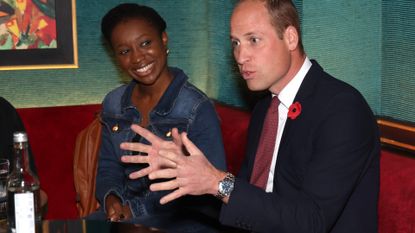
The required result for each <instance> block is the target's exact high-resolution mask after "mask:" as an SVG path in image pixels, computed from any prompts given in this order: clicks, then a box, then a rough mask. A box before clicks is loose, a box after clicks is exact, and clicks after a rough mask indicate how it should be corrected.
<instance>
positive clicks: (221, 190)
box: [216, 173, 235, 199]
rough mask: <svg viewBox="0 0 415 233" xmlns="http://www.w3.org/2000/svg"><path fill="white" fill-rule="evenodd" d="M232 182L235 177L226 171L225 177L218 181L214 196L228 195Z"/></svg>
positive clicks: (220, 197)
mask: <svg viewBox="0 0 415 233" xmlns="http://www.w3.org/2000/svg"><path fill="white" fill-rule="evenodd" d="M234 183H235V177H234V176H233V175H232V174H231V173H228V174H227V175H226V177H225V178H224V179H223V180H221V181H220V182H219V187H218V193H217V194H216V197H217V198H219V199H222V198H224V197H228V196H229V195H230V194H231V192H232V190H233V186H234Z"/></svg>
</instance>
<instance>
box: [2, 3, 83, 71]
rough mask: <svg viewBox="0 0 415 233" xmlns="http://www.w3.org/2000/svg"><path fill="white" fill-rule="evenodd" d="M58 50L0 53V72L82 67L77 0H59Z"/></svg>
mask: <svg viewBox="0 0 415 233" xmlns="http://www.w3.org/2000/svg"><path fill="white" fill-rule="evenodd" d="M55 18H56V42H57V46H56V48H47V49H10V50H0V70H30V69H63V68H78V67H79V66H78V45H77V34H76V3H75V0H55Z"/></svg>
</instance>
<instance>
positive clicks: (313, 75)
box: [274, 60, 323, 181]
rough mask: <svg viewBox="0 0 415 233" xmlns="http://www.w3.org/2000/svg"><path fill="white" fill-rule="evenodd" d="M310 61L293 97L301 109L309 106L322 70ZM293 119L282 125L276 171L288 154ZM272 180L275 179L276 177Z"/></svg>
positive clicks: (288, 119)
mask: <svg viewBox="0 0 415 233" xmlns="http://www.w3.org/2000/svg"><path fill="white" fill-rule="evenodd" d="M311 62H312V63H313V65H312V66H311V68H310V70H309V71H308V72H307V74H306V76H305V77H304V80H303V82H302V83H301V86H300V89H299V90H298V92H297V94H296V96H295V98H294V103H295V102H297V101H298V102H299V103H300V104H301V107H302V109H303V111H304V108H307V107H310V105H309V104H308V103H309V101H310V97H311V96H312V94H313V92H314V91H315V89H316V85H317V81H318V79H319V77H321V75H320V74H319V73H320V72H322V71H323V69H322V68H321V66H320V65H319V64H318V63H317V62H316V61H314V60H311ZM298 117H303V116H301V114H300V116H298ZM296 119H299V118H296ZM295 121H296V120H292V119H290V118H287V121H286V123H285V126H284V132H283V134H282V137H281V141H280V146H279V151H278V159H277V163H276V165H275V166H276V170H275V171H277V169H278V165H279V161H280V160H281V159H284V157H285V156H289V153H288V151H287V150H288V148H289V143H290V135H291V130H292V127H293V125H294V124H295V123H296V122H295ZM274 181H276V179H275V180H274Z"/></svg>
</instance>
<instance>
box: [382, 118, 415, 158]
mask: <svg viewBox="0 0 415 233" xmlns="http://www.w3.org/2000/svg"><path fill="white" fill-rule="evenodd" d="M377 123H378V125H379V130H380V135H381V137H380V141H381V143H382V145H384V146H391V147H394V148H397V149H402V150H405V151H409V152H414V153H415V125H414V124H411V123H406V122H399V121H396V120H392V119H383V118H379V119H378V120H377Z"/></svg>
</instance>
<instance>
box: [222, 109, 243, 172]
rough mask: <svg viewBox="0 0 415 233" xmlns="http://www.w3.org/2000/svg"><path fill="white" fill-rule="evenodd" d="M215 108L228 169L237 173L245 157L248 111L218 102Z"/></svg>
mask: <svg viewBox="0 0 415 233" xmlns="http://www.w3.org/2000/svg"><path fill="white" fill-rule="evenodd" d="M215 108H216V111H217V113H218V115H219V118H220V121H221V122H220V125H221V129H222V136H223V144H224V146H225V153H226V162H227V167H228V171H230V172H231V173H233V174H237V172H238V171H239V168H240V167H241V164H242V161H243V159H244V157H245V148H246V141H247V134H248V124H249V119H250V113H249V112H248V111H243V110H241V109H239V108H233V107H230V106H227V105H222V104H219V103H216V104H215Z"/></svg>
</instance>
